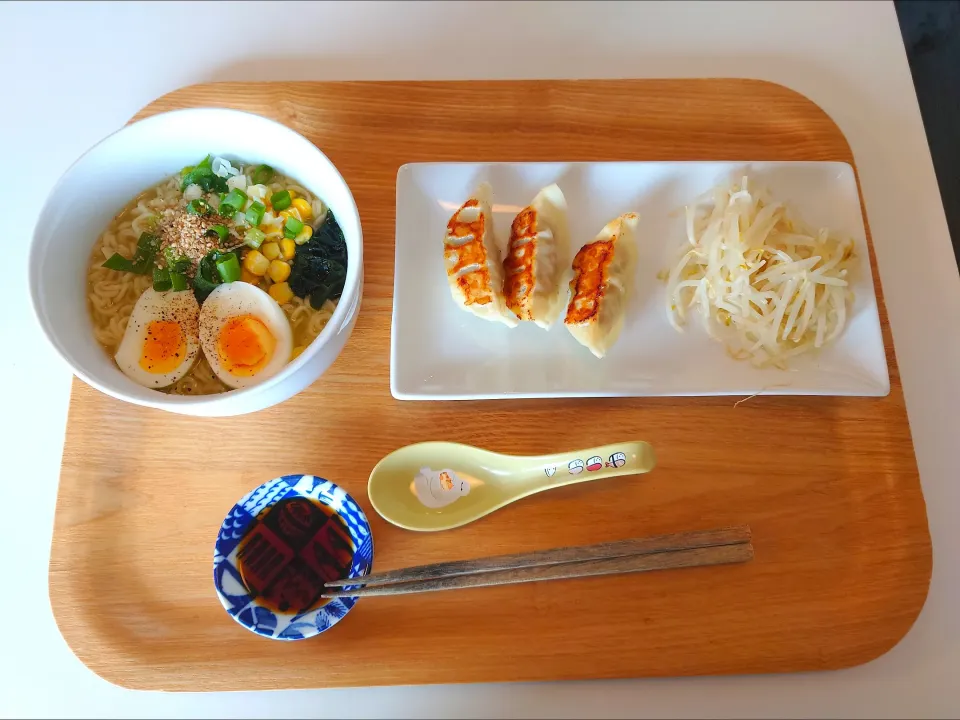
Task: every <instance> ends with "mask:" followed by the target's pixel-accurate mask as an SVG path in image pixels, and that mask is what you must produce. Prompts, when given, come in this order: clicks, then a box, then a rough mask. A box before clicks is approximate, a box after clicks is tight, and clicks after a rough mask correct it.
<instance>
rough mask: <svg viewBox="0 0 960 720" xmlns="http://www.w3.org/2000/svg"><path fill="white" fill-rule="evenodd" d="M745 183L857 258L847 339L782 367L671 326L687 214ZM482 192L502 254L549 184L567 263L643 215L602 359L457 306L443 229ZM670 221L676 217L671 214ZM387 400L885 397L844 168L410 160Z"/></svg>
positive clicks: (863, 255)
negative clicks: (669, 300)
mask: <svg viewBox="0 0 960 720" xmlns="http://www.w3.org/2000/svg"><path fill="white" fill-rule="evenodd" d="M742 173H748V174H749V175H750V177H751V178H755V179H756V180H757V181H758V182H759V183H761V184H762V185H764V186H765V187H766V188H767V189H769V190H770V191H771V193H772V194H773V196H774V197H775V198H777V199H778V200H783V201H785V202H787V203H788V204H789V205H790V206H791V207H792V209H793V210H794V211H795V212H796V213H797V214H798V215H799V216H800V217H801V218H803V219H804V220H805V221H806V222H807V223H809V224H810V225H813V226H814V227H829V228H831V229H832V230H836V231H838V232H842V233H845V234H848V235H850V236H852V237H853V238H854V240H855V242H856V251H857V254H858V256H859V259H860V266H859V271H858V272H857V273H856V275H855V277H853V278H852V284H853V291H854V302H853V307H852V309H851V316H850V318H849V320H848V323H847V326H846V329H845V330H844V332H843V334H842V335H841V336H840V337H839V338H837V340H836V341H835V342H834V343H833V344H832V345H830V346H828V347H827V348H825V349H824V350H823V351H822V352H820V353H818V354H817V355H815V356H814V355H809V356H804V357H800V358H797V359H795V360H794V361H793V362H792V365H791V368H790V369H789V370H786V371H784V370H778V369H775V368H771V369H758V368H755V367H753V366H752V365H750V364H749V363H748V362H744V361H738V360H734V359H732V358H731V357H729V356H728V355H727V354H726V352H725V350H724V347H723V345H721V344H720V343H718V342H717V341H715V340H712V339H710V338H709V337H707V335H706V334H705V332H704V331H703V329H702V328H701V327H700V325H699V322H698V321H697V320H696V319H695V318H694V317H691V318H690V319H689V320H688V325H687V328H686V331H685V332H684V333H678V332H677V331H676V330H674V329H673V327H671V325H670V324H669V322H668V320H667V316H666V311H665V301H664V293H665V284H664V283H663V282H662V281H660V280H658V279H657V273H658V272H660V270H662V269H664V268H668V267H670V266H671V265H672V264H673V263H674V261H675V260H676V258H677V252H678V250H680V248H681V247H682V245H683V243H684V242H685V232H684V218H683V212H682V208H683V206H684V205H685V204H688V203H690V202H691V201H693V200H694V199H696V198H697V197H698V196H700V195H701V194H702V193H703V192H705V191H706V190H709V189H710V188H711V187H712V186H713V185H715V184H716V183H718V182H722V181H724V180H727V179H729V178H731V177H738V176H739V175H740V174H742ZM483 180H486V181H488V182H490V183H491V185H492V186H493V203H494V204H493V214H494V226H495V228H496V232H497V235H498V241H499V242H500V243H501V245H503V244H505V242H506V238H507V237H508V235H509V229H510V223H511V222H512V220H513V217H514V216H515V214H516V213H517V212H518V211H519V210H520V209H521V208H523V207H524V206H525V205H527V204H528V203H529V202H530V201H531V200H532V199H533V196H534V195H535V194H536V193H537V192H538V191H539V190H540V189H541V188H542V187H544V186H545V185H549V184H550V183H553V182H556V183H557V184H558V185H559V186H560V188H561V190H563V192H564V195H565V196H566V198H567V204H568V206H569V217H570V233H571V237H572V246H573V247H572V251H573V252H576V251H577V250H578V249H579V248H580V246H581V245H583V244H584V243H586V242H589V241H590V240H592V239H593V238H594V236H595V235H596V234H597V232H598V231H599V230H600V229H601V228H602V227H603V226H604V225H605V224H606V223H607V222H608V221H609V220H612V219H613V218H615V217H616V216H618V215H620V214H621V213H625V212H629V211H634V212H638V213H639V214H640V224H639V227H638V230H637V244H638V246H639V263H638V268H637V277H636V286H635V291H634V293H633V295H632V298H631V306H630V308H629V309H628V311H627V319H626V322H625V324H624V328H623V332H622V333H621V335H620V339H619V340H618V341H617V343H616V345H614V347H613V348H612V349H611V350H610V351H609V352H608V353H607V355H606V357H604V358H603V359H597V358H595V357H594V356H593V355H591V354H590V352H589V351H588V350H587V349H586V348H585V347H583V346H581V345H580V344H579V343H577V342H576V341H575V340H574V339H573V337H572V336H571V335H570V333H569V332H567V330H566V328H564V327H563V324H562V322H558V323H557V324H556V325H554V326H553V327H552V328H551V329H550V330H549V331H545V330H542V329H541V328H539V327H537V326H536V325H534V324H533V323H521V324H520V326H519V327H516V328H508V327H507V326H506V325H503V324H501V323H492V322H487V321H484V320H481V319H480V318H477V317H475V316H473V315H471V314H469V313H467V312H465V311H463V310H462V309H460V308H459V307H457V305H456V304H454V301H453V299H452V297H451V296H450V290H449V287H448V285H447V279H446V272H445V270H444V265H443V236H444V231H445V228H446V224H447V221H448V220H449V219H450V216H451V215H452V214H453V213H454V212H455V211H456V209H457V208H459V207H460V206H461V205H462V204H463V203H464V202H465V201H466V199H467V198H468V197H470V195H471V193H472V192H473V190H474V189H475V188H476V186H477V184H478V183H479V182H480V181H483ZM678 210H679V212H678ZM390 340H391V348H390V351H391V356H390V389H391V392H392V393H393V396H394V397H396V398H398V399H401V400H458V399H459V400H467V399H471V400H476V399H494V398H533V397H551V398H553V397H629V396H648V397H652V396H664V395H752V394H754V393H760V392H762V393H765V394H775V395H860V396H882V395H886V394H887V393H889V391H890V378H889V374H888V372H887V361H886V355H885V353H884V348H883V337H882V335H881V331H880V320H879V316H878V314H877V300H876V295H875V293H874V288H873V278H872V274H871V272H870V265H869V256H868V253H867V247H866V240H865V232H864V225H863V216H862V214H861V209H860V199H859V196H858V194H857V183H856V179H855V177H854V172H853V168H851V167H850V165H848V164H846V163H837V162H737V163H734V162H597V163H489V164H488V163H483V164H480V163H476V164H474V163H416V164H409V165H404V166H403V167H401V168H400V171H399V173H398V174H397V239H396V271H395V276H394V298H393V327H392V331H391V338H390Z"/></svg>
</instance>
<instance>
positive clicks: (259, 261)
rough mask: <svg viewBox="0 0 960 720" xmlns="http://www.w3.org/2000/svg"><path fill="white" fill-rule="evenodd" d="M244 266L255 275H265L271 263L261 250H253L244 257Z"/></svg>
mask: <svg viewBox="0 0 960 720" xmlns="http://www.w3.org/2000/svg"><path fill="white" fill-rule="evenodd" d="M243 266H244V267H245V268H246V269H247V270H249V271H250V272H251V273H253V274H254V275H263V274H264V273H266V272H267V270H268V269H269V268H270V261H269V260H267V259H266V258H265V257H264V256H263V253H261V252H260V251H259V250H251V251H249V252H248V253H247V254H246V255H244V257H243Z"/></svg>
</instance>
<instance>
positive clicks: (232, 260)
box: [217, 253, 240, 283]
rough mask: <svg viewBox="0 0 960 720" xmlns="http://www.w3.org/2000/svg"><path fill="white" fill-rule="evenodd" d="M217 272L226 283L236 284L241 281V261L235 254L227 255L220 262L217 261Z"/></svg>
mask: <svg viewBox="0 0 960 720" xmlns="http://www.w3.org/2000/svg"><path fill="white" fill-rule="evenodd" d="M217 272H218V273H220V278H221V279H222V280H223V281H224V282H225V283H229V282H234V281H236V280H239V279H240V261H239V260H237V256H236V255H234V254H233V253H227V254H226V255H224V256H223V257H222V258H221V259H220V260H217Z"/></svg>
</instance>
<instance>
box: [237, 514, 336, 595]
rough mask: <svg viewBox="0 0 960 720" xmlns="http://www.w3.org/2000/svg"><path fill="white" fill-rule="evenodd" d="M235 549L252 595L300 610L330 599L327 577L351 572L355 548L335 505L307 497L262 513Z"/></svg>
mask: <svg viewBox="0 0 960 720" xmlns="http://www.w3.org/2000/svg"><path fill="white" fill-rule="evenodd" d="M255 523H256V525H255V527H254V528H253V530H251V531H250V533H249V534H248V535H247V537H246V538H244V540H243V543H242V544H241V546H240V549H239V551H238V553H237V567H238V568H239V570H240V575H241V577H242V578H243V582H244V584H246V586H247V589H248V590H249V591H250V594H251V595H253V596H254V597H255V598H256V599H257V601H258V602H259V603H260V604H261V605H263V606H264V607H266V608H268V609H270V610H273V611H275V612H282V613H300V612H304V611H306V610H312V609H314V608H317V607H320V606H322V605H326V604H327V603H328V602H330V601H329V600H328V599H326V598H321V597H320V595H321V594H322V593H323V591H324V587H323V584H324V583H325V582H327V581H328V580H340V579H342V578H345V577H348V576H349V574H350V566H351V564H352V563H353V553H354V547H353V542H352V541H351V539H350V533H349V532H348V531H347V526H346V524H345V523H344V521H343V518H341V517H340V516H339V515H337V514H336V513H335V512H334V511H333V509H332V508H330V507H329V506H327V505H323V504H321V503H319V502H317V501H315V500H312V499H310V498H305V497H292V498H283V499H282V500H279V501H278V502H277V503H275V504H274V505H271V506H270V507H268V508H267V509H266V510H264V511H263V512H261V513H260V515H258V516H257V518H256V520H255Z"/></svg>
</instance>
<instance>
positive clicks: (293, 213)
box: [277, 205, 303, 224]
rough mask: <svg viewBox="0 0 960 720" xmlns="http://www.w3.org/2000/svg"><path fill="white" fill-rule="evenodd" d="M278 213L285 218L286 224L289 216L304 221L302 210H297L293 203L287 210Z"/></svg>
mask: <svg viewBox="0 0 960 720" xmlns="http://www.w3.org/2000/svg"><path fill="white" fill-rule="evenodd" d="M277 215H279V216H280V217H282V218H283V222H284V224H286V222H287V218H290V217H295V218H296V219H297V220H299V221H300V222H303V218H302V217H300V211H299V210H297V209H296V208H295V207H294V206H293V205H291V206H290V207H288V208H287V209H286V210H281V211H280V212H278V213H277Z"/></svg>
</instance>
